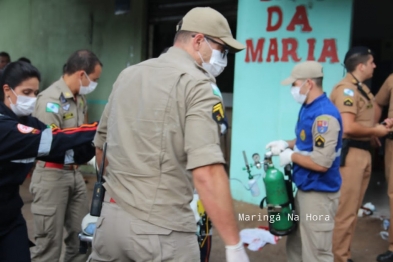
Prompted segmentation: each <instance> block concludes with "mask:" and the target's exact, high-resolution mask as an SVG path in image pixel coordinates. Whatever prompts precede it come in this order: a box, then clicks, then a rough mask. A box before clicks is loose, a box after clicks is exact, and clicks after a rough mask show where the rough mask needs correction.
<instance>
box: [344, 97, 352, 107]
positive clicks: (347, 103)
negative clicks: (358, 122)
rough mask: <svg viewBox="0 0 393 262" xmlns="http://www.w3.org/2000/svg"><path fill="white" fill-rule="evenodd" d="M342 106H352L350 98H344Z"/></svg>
mask: <svg viewBox="0 0 393 262" xmlns="http://www.w3.org/2000/svg"><path fill="white" fill-rule="evenodd" d="M344 106H353V101H352V99H351V98H346V99H345V100H344Z"/></svg>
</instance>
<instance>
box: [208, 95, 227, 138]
mask: <svg viewBox="0 0 393 262" xmlns="http://www.w3.org/2000/svg"><path fill="white" fill-rule="evenodd" d="M212 117H213V120H214V121H216V123H217V124H219V125H220V128H221V130H220V131H221V135H223V134H225V133H226V132H227V129H228V122H227V120H226V118H225V113H224V107H223V106H222V103H221V102H219V103H217V104H215V105H214V106H213V110H212Z"/></svg>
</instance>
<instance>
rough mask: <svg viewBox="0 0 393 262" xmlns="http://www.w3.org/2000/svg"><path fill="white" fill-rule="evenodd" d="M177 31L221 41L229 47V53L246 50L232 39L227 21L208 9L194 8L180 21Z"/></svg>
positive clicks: (211, 9)
mask: <svg viewBox="0 0 393 262" xmlns="http://www.w3.org/2000/svg"><path fill="white" fill-rule="evenodd" d="M178 30H185V31H191V32H197V33H202V34H206V35H208V36H212V37H217V38H219V39H221V40H222V41H223V42H224V43H225V44H226V45H228V46H229V47H230V51H232V52H239V51H241V50H243V49H245V48H246V46H245V45H243V44H241V43H240V42H238V41H237V40H236V39H234V38H233V36H232V32H231V29H230V27H229V24H228V21H227V19H226V18H225V17H224V16H223V15H222V14H220V13H219V12H217V11H216V10H214V9H213V8H210V7H195V8H193V9H191V10H190V11H189V12H188V13H187V14H186V15H185V16H184V17H183V19H182V23H181V26H178V27H177V31H178Z"/></svg>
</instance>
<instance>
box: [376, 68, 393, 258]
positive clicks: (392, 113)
mask: <svg viewBox="0 0 393 262" xmlns="http://www.w3.org/2000/svg"><path fill="white" fill-rule="evenodd" d="M375 102H376V107H375V121H379V120H380V118H381V114H382V107H385V106H389V111H388V117H389V118H393V74H391V75H390V76H389V77H388V78H387V79H386V80H385V82H384V83H383V85H382V87H381V88H380V89H379V91H378V93H377V95H376V96H375ZM392 139H393V132H392V130H391V131H390V132H389V134H388V136H387V139H386V140H385V175H386V181H387V183H388V196H389V201H390V225H392V224H393V222H392V219H393V166H392V164H391V163H392V160H393V140H392ZM377 261H379V262H390V261H393V226H390V227H389V248H388V251H386V252H385V253H383V254H380V255H379V256H378V257H377Z"/></svg>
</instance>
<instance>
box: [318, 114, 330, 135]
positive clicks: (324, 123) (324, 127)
mask: <svg viewBox="0 0 393 262" xmlns="http://www.w3.org/2000/svg"><path fill="white" fill-rule="evenodd" d="M315 121H317V131H318V133H320V134H324V133H326V131H328V128H329V117H327V116H319V117H317V118H316V120H315Z"/></svg>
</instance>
